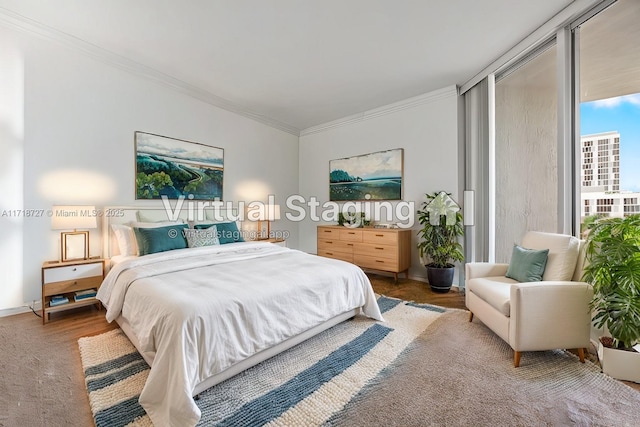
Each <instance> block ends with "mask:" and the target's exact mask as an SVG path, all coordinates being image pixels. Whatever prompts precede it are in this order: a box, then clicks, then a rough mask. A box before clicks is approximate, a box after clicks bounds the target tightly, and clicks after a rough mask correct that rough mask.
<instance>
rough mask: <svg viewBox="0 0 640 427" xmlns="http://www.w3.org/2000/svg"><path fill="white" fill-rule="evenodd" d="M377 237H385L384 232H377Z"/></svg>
mask: <svg viewBox="0 0 640 427" xmlns="http://www.w3.org/2000/svg"><path fill="white" fill-rule="evenodd" d="M376 237H384V234H376Z"/></svg>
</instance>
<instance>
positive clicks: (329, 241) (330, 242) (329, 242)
mask: <svg viewBox="0 0 640 427" xmlns="http://www.w3.org/2000/svg"><path fill="white" fill-rule="evenodd" d="M325 243H328V244H330V245H332V244H333V242H332V241H331V240H327V241H326V242H325Z"/></svg>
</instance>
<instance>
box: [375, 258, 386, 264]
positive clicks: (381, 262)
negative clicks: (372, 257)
mask: <svg viewBox="0 0 640 427" xmlns="http://www.w3.org/2000/svg"><path fill="white" fill-rule="evenodd" d="M376 262H379V263H380V264H384V261H380V260H379V259H377V260H376Z"/></svg>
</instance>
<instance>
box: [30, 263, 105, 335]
mask: <svg viewBox="0 0 640 427" xmlns="http://www.w3.org/2000/svg"><path fill="white" fill-rule="evenodd" d="M103 279H104V259H102V258H92V259H86V260H77V261H67V262H55V261H54V262H45V263H44V264H42V323H43V324H45V323H47V321H48V320H49V315H50V314H51V313H57V312H60V311H66V310H71V309H73V308H77V307H85V306H89V305H96V306H97V307H98V308H100V301H98V300H97V299H96V298H86V299H82V300H79V301H75V300H74V296H75V293H76V292H77V291H83V290H87V289H95V290H96V291H97V290H98V289H99V288H100V285H101V284H102V280H103ZM54 295H63V296H65V297H67V298H68V300H69V302H67V303H64V304H60V305H56V306H53V307H51V306H49V302H50V301H51V298H52V297H53V296H54Z"/></svg>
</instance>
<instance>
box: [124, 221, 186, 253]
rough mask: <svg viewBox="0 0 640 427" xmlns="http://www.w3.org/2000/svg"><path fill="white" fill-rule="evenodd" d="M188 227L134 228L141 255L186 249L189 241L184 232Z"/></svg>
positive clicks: (180, 225) (181, 225)
mask: <svg viewBox="0 0 640 427" xmlns="http://www.w3.org/2000/svg"><path fill="white" fill-rule="evenodd" d="M188 227H189V226H188V225H187V224H177V225H169V226H167V227H156V228H138V227H134V228H133V231H134V232H135V234H136V240H137V241H138V252H139V254H140V255H149V254H155V253H157V252H165V251H172V250H174V249H183V248H186V247H187V239H186V238H185V237H184V230H185V229H187V228H188Z"/></svg>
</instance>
